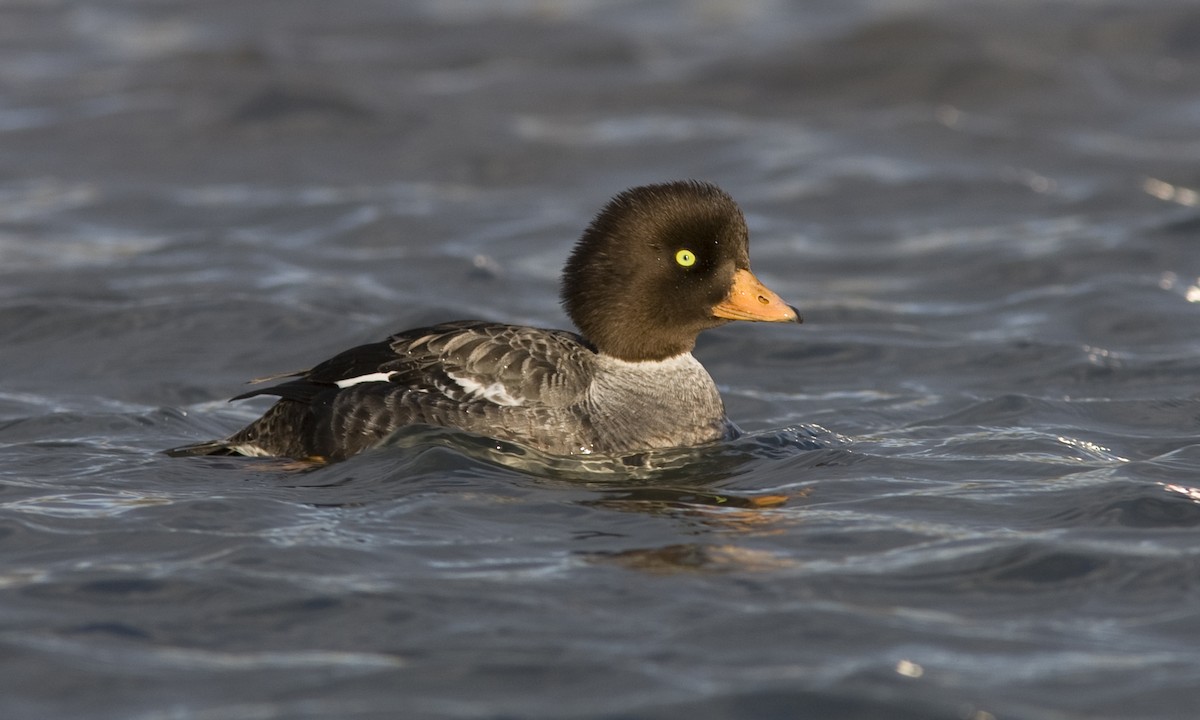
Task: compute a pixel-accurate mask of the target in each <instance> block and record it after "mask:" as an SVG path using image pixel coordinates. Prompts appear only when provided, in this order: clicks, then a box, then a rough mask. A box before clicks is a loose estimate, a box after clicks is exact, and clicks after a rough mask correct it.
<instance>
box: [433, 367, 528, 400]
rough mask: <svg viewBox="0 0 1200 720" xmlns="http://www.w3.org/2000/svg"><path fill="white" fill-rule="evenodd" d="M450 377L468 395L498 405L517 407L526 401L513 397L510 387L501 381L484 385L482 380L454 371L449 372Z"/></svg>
mask: <svg viewBox="0 0 1200 720" xmlns="http://www.w3.org/2000/svg"><path fill="white" fill-rule="evenodd" d="M447 375H449V376H450V379H451V380H453V381H454V382H456V383H458V386H459V387H461V388H462V389H463V390H465V391H466V392H467V394H468V395H476V396H479V397H482V398H484V399H485V400H489V401H491V402H494V403H496V404H497V405H508V406H510V407H517V406H519V405H524V404H525V401H524V400H523V399H522V398H519V397H513V396H512V395H509V394H508V389H507V388H505V387H504V385H502V384H500V383H499V382H494V383H492V384H491V385H484V384H483V383H481V382H476V381H475V380H472V379H471V378H468V377H460V376H458V375H455V374H453V373H447Z"/></svg>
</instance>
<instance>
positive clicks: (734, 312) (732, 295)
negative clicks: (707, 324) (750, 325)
mask: <svg viewBox="0 0 1200 720" xmlns="http://www.w3.org/2000/svg"><path fill="white" fill-rule="evenodd" d="M713 315H716V316H717V317H719V318H725V319H727V320H755V321H759V322H794V323H798V322H804V319H803V318H801V317H800V314H799V313H798V312H796V308H794V307H792V306H791V305H788V304H787V303H785V302H784V301H783V300H782V299H780V297H779V296H778V295H776V294H775V293H774V292H773V291H771V290H770V289H768V288H767V286H766V285H763V284H762V281H760V280H759V279H758V278H756V277H754V273H752V272H750V271H749V270H738V271H737V272H735V273H734V274H733V285H732V286H730V288H729V294H728V295H726V296H725V299H724V300H722V301H721V302H719V303H717V304H716V305H714V306H713Z"/></svg>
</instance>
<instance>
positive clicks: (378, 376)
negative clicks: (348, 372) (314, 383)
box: [334, 372, 396, 388]
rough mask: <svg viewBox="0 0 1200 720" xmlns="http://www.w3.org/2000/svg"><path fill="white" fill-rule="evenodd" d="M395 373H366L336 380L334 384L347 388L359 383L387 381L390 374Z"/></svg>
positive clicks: (389, 378)
mask: <svg viewBox="0 0 1200 720" xmlns="http://www.w3.org/2000/svg"><path fill="white" fill-rule="evenodd" d="M395 374H396V373H394V372H385V373H383V372H375V373H367V374H366V375H359V376H358V377H352V378H346V379H344V380H338V381H337V382H336V383H334V384H335V385H337V386H338V387H340V388H348V387H350V386H351V385H357V384H359V383H369V382H387V381H388V380H391V379H392V376H393V375H395Z"/></svg>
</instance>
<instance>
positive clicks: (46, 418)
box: [0, 0, 1200, 720]
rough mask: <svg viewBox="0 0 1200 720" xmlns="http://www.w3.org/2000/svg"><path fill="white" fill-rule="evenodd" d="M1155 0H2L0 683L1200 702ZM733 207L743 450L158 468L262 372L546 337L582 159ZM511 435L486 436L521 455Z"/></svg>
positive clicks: (983, 709) (611, 702) (1197, 519)
mask: <svg viewBox="0 0 1200 720" xmlns="http://www.w3.org/2000/svg"><path fill="white" fill-rule="evenodd" d="M1198 38H1200V6H1198V5H1197V4H1196V3H1195V2H1194V1H1193V0H1179V1H1178V2H1172V1H1171V0H1136V1H1135V0H1111V1H1106V0H1096V1H1094V2H1082V1H1077V2H1068V1H1065V0H1064V1H1061V2H1038V1H1034V0H1022V1H1018V2H1008V1H1002V0H971V1H966V2H962V1H958V0H924V1H919V0H897V1H895V2H868V1H866V0H862V1H854V0H850V1H846V2H843V1H841V0H838V1H834V0H827V1H823V2H804V3H801V2H785V1H783V0H749V1H746V0H708V1H705V2H682V1H679V2H661V1H660V0H626V1H624V2H604V1H602V0H570V1H568V0H561V1H558V2H556V1H554V0H547V1H545V2H534V1H532V0H526V1H523V0H496V1H495V2H486V3H485V2H470V1H468V0H446V1H445V2H443V1H441V0H439V1H438V2H432V1H431V2H412V3H393V2H383V1H382V0H380V1H377V2H372V1H368V0H363V1H362V2H353V3H332V2H319V1H313V2H298V1H296V0H286V1H285V0H268V1H262V2H247V1H246V0H205V1H204V2H176V1H173V0H125V1H121V2H119V1H117V0H107V1H103V2H72V1H70V0H45V1H35V0H11V1H9V2H4V3H3V4H0V717H3V718H14V719H33V720H39V719H42V718H46V719H55V720H58V719H68V718H70V719H74V718H89V719H97V720H118V719H119V720H127V719H128V720H183V719H191V718H195V719H197V720H262V719H268V718H289V719H290V718H307V719H318V718H320V719H323V718H339V719H342V718H344V719H349V720H367V719H375V718H380V719H383V718H452V719H494V720H501V719H515V718H546V719H559V718H597V719H600V718H603V719H608V720H617V719H621V720H633V719H640V718H650V719H663V720H666V719H667V718H689V719H699V720H707V719H713V720H716V719H723V718H746V719H754V720H757V719H760V718H767V719H780V720H783V719H791V718H814V719H821V720H828V719H832V720H837V719H840V718H856V719H857V718H861V719H864V720H866V719H878V718H887V719H889V720H892V719H897V718H898V719H902V720H943V719H944V720H1016V719H1021V720H1083V719H1084V718H1088V719H1092V718H1102V719H1111V720H1128V719H1130V718H1179V719H1181V720H1184V719H1191V718H1195V717H1196V716H1197V712H1198V711H1197V707H1200V473H1198V470H1197V468H1198V466H1200V41H1198ZM685 177H694V178H701V179H705V180H710V181H713V182H716V183H718V184H720V185H721V186H723V187H724V188H725V189H726V190H728V191H729V192H730V193H731V194H732V195H733V196H734V197H736V198H737V199H738V200H739V201H740V202H741V204H742V205H743V207H744V209H745V211H746V213H747V217H748V221H749V224H750V228H751V233H752V244H751V255H752V258H753V264H754V267H755V269H756V271H757V272H758V274H759V275H760V276H761V277H762V278H763V279H764V281H765V282H766V283H767V284H768V285H770V286H771V287H772V288H774V289H775V290H776V291H778V292H779V293H780V294H781V295H782V296H784V297H785V298H788V299H789V300H790V301H791V302H793V303H794V304H796V305H797V306H799V307H800V309H801V311H802V313H803V314H804V316H805V318H806V323H805V324H804V325H802V326H799V327H780V326H760V325H743V326H729V327H727V328H722V329H719V330H716V331H713V332H710V333H708V334H706V335H705V336H704V337H703V338H702V340H701V343H700V345H699V347H698V348H697V356H698V357H699V358H700V359H701V361H702V362H704V363H705V364H706V366H707V367H708V368H709V369H710V371H711V373H712V374H713V376H714V377H715V378H716V380H717V382H718V384H719V385H720V387H721V389H722V392H723V394H724V396H725V399H726V405H727V409H728V411H729V414H730V415H731V416H732V418H733V419H734V420H735V421H736V422H737V423H739V424H740V425H741V427H742V428H743V429H744V430H745V431H746V435H745V436H744V437H742V438H741V439H738V440H736V441H732V442H729V443H726V444H723V445H719V446H715V447H710V448H704V449H702V450H699V451H693V452H684V453H677V454H671V453H668V454H666V456H664V457H659V458H651V460H652V463H651V464H652V465H654V467H649V468H648V467H644V466H636V467H635V466H631V467H617V466H612V465H610V466H595V467H589V466H582V465H577V464H571V463H565V462H562V461H556V460H553V459H548V458H538V457H533V456H532V455H521V454H519V453H518V452H516V451H511V452H505V453H497V452H495V451H494V450H493V449H491V448H490V446H489V445H488V444H487V443H481V442H479V441H478V440H477V439H473V438H469V437H464V436H461V435H457V434H455V433H450V432H437V431H428V432H420V433H416V434H413V435H409V436H405V437H401V438H397V439H396V441H395V442H393V443H392V444H391V445H390V446H389V447H385V448H382V449H379V450H377V451H374V452H370V453H367V454H365V455H362V456H359V457H356V458H354V459H351V460H349V461H347V462H344V463H340V464H335V465H331V466H327V467H321V468H318V469H315V470H309V471H303V470H297V469H296V468H295V467H289V466H288V465H287V464H285V463H280V462H276V461H271V460H245V459H230V458H216V459H205V458H200V459H171V458H167V457H165V456H163V455H162V454H160V453H159V451H160V450H162V449H164V448H167V447H172V446H176V445H181V444H184V443H188V442H195V441H198V440H203V439H209V438H213V437H218V436H222V435H224V434H227V433H229V432H231V431H232V430H235V429H237V428H238V427H240V426H241V425H242V424H244V423H245V422H247V421H249V420H250V419H252V418H254V417H256V416H257V414H258V413H260V412H261V411H262V410H263V409H264V407H265V406H266V405H265V404H264V403H262V402H259V401H251V402H244V403H237V404H227V403H226V402H225V398H227V397H230V396H232V395H235V394H237V393H239V392H241V391H242V389H243V387H244V386H243V385H242V383H243V382H244V381H246V380H247V379H249V378H253V377H257V376H261V375H266V374H270V373H275V372H282V371H288V370H296V369H301V368H304V367H306V366H308V365H311V364H313V363H315V362H317V361H320V360H322V359H324V358H325V357H327V356H329V355H330V354H332V353H334V352H336V351H339V350H341V349H343V348H346V347H349V346H351V345H353V344H357V343H360V342H365V341H369V340H373V339H378V338H381V337H383V336H384V335H386V334H387V333H389V332H392V331H396V330H400V329H405V328H409V327H414V326H419V325H422V324H427V323H432V322H436V321H442V320H450V319H459V318H471V317H480V318H487V319H493V320H499V321H504V322H516V323H528V324H534V325H541V326H551V327H562V326H565V324H566V320H565V318H564V317H563V315H562V312H561V310H560V309H559V307H558V304H557V296H556V294H557V274H558V270H559V268H560V266H561V264H562V262H563V261H564V259H565V258H566V256H567V253H568V251H569V249H570V247H571V244H572V243H573V241H574V239H575V238H576V237H577V236H578V234H579V232H580V230H581V229H582V228H583V226H584V225H585V223H586V222H587V221H588V219H589V218H590V217H591V216H592V214H593V213H594V212H595V211H596V210H597V209H598V208H599V207H600V206H601V205H602V204H603V203H604V201H605V200H606V199H607V198H608V197H610V196H611V195H613V194H614V193H616V192H618V191H619V190H621V189H623V188H626V187H629V186H632V185H636V184H640V183H644V182H651V181H661V180H669V179H676V178H685ZM510 450H511V449H510Z"/></svg>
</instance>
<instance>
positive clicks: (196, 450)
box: [163, 440, 240, 457]
mask: <svg viewBox="0 0 1200 720" xmlns="http://www.w3.org/2000/svg"><path fill="white" fill-rule="evenodd" d="M163 453H165V454H166V455H169V456H170V457H196V456H199V455H239V454H240V453H238V452H237V451H236V450H234V449H233V448H231V447H229V445H228V444H226V443H225V441H224V440H209V441H208V442H202V443H196V444H195V445H184V446H182V447H177V448H171V449H170V450H163Z"/></svg>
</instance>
